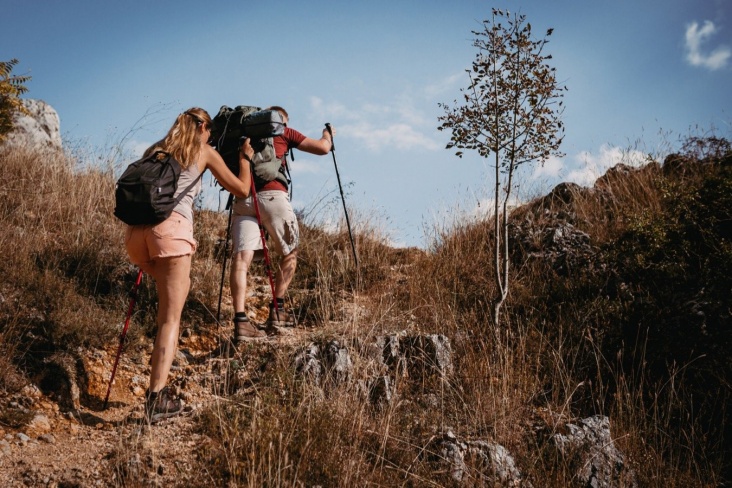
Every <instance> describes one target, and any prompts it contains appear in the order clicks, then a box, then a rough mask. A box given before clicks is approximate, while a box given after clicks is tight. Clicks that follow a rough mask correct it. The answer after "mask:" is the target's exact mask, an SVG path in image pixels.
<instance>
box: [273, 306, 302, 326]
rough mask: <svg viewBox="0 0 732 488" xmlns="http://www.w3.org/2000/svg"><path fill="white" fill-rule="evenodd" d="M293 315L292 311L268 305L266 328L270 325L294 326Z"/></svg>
mask: <svg viewBox="0 0 732 488" xmlns="http://www.w3.org/2000/svg"><path fill="white" fill-rule="evenodd" d="M296 322H297V321H296V320H295V315H294V314H293V313H292V312H289V311H287V310H285V309H284V308H282V307H280V308H279V309H276V310H275V308H274V307H273V306H272V305H270V306H269V318H268V319H267V324H266V325H267V328H271V327H295V323H296Z"/></svg>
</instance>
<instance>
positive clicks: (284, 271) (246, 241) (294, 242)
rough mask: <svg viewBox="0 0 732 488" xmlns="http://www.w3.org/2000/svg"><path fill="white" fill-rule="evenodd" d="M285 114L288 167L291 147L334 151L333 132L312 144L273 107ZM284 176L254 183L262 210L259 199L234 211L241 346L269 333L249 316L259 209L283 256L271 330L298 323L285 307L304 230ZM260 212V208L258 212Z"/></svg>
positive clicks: (283, 148)
mask: <svg viewBox="0 0 732 488" xmlns="http://www.w3.org/2000/svg"><path fill="white" fill-rule="evenodd" d="M267 110H276V111H277V112H279V113H280V114H281V115H282V119H283V122H284V124H285V129H284V132H283V134H282V135H279V136H275V137H274V139H273V144H274V149H275V155H276V157H277V158H278V159H280V160H281V161H282V165H283V166H284V165H285V164H286V163H285V157H286V155H287V152H288V151H289V150H290V148H294V149H299V150H301V151H305V152H307V153H310V154H316V155H321V156H322V155H325V154H328V152H329V151H330V150H331V147H332V145H333V141H332V139H331V133H335V129H334V128H333V127H331V128H330V130H331V131H332V132H328V129H327V128H326V129H323V135H322V136H321V137H320V139H311V138H309V137H306V136H304V135H303V134H301V133H300V132H298V131H296V130H294V129H292V128H290V127H287V121H288V118H289V117H288V114H287V112H286V111H285V109H284V108H282V107H276V106H275V107H269V108H268V109H267ZM282 174H283V175H282V176H280V175H278V177H277V178H275V179H273V180H270V181H266V180H263V179H262V178H258V177H255V178H254V184H255V190H256V198H257V203H258V205H257V206H255V202H254V201H253V196H250V197H248V198H236V199H235V200H234V205H233V207H232V213H233V216H232V224H231V228H232V241H233V250H232V252H233V259H232V265H231V276H230V286H231V295H232V301H233V305H234V342H235V343H240V342H243V341H247V340H250V339H255V338H258V337H263V336H264V335H265V333H264V332H263V331H261V330H259V329H258V328H257V327H255V326H253V325H252V324H251V323H250V322H249V319H248V317H247V314H246V288H247V273H248V272H249V267H250V265H251V264H252V260H253V258H254V252H255V251H257V250H260V249H262V235H261V233H260V230H259V222H258V220H257V210H258V211H259V212H258V214H259V218H260V219H261V224H262V225H263V226H264V228H265V229H266V231H267V233H268V234H269V237H270V243H271V244H270V247H273V248H274V250H275V251H277V252H278V253H280V254H281V256H282V258H281V260H280V266H279V269H278V270H277V273H276V276H275V286H274V295H275V297H273V298H276V300H277V304H276V305H275V303H274V300H273V301H272V303H270V306H269V318H268V320H267V323H266V324H265V326H266V330H268V331H270V332H274V331H276V330H277V329H276V328H277V327H292V326H293V325H295V318H294V315H293V314H292V311H286V310H285V308H284V302H285V294H286V293H287V288H288V287H289V285H290V282H291V281H292V278H293V276H294V274H295V268H296V266H297V249H298V245H299V240H300V236H299V234H300V231H299V227H298V224H297V217H296V216H295V212H294V211H293V209H292V205H291V204H290V201H289V198H288V196H289V195H288V187H287V185H288V181H287V178H285V177H284V170H283V171H282ZM257 207H258V208H257Z"/></svg>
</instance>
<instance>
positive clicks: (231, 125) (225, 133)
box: [211, 105, 290, 187]
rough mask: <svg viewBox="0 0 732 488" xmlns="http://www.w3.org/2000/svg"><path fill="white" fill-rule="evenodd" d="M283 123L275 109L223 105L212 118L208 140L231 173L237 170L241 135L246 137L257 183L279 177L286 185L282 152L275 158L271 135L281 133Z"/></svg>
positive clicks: (283, 126)
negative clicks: (251, 150) (250, 148)
mask: <svg viewBox="0 0 732 488" xmlns="http://www.w3.org/2000/svg"><path fill="white" fill-rule="evenodd" d="M284 131H285V123H284V121H283V120H282V115H281V114H280V113H279V112H278V111H277V110H262V109H261V108H259V107H252V106H248V105H238V106H237V107H235V108H230V107H228V106H226V105H223V106H222V107H221V109H219V113H218V114H217V115H216V116H215V117H214V118H213V131H212V134H211V144H212V145H213V146H214V147H215V148H216V150H217V151H218V152H219V154H221V157H222V158H223V159H224V162H225V163H226V166H227V167H228V168H229V169H230V170H231V172H232V173H234V174H236V175H238V174H239V148H240V147H241V141H242V138H244V137H248V138H249V139H250V142H251V145H252V148H253V149H254V158H252V167H253V171H254V182H255V185H256V186H257V187H261V186H263V185H264V184H266V183H268V182H270V181H272V180H275V179H276V180H279V181H280V182H281V183H282V184H284V185H285V187H288V186H289V184H290V180H289V178H288V177H287V174H286V168H287V161H286V159H285V158H286V156H283V157H282V158H277V156H276V154H275V149H274V142H273V139H272V138H273V137H274V136H279V135H282V134H283V133H284Z"/></svg>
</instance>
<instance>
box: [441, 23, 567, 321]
mask: <svg viewBox="0 0 732 488" xmlns="http://www.w3.org/2000/svg"><path fill="white" fill-rule="evenodd" d="M481 25H482V30H476V31H473V32H472V33H473V34H474V35H475V40H474V41H473V46H474V47H476V48H477V49H478V52H477V54H476V56H475V60H474V61H473V65H472V68H471V69H468V70H466V71H467V73H468V76H469V79H470V83H469V85H468V87H467V88H463V89H461V90H460V91H461V93H462V95H463V103H462V104H458V102H457V100H456V101H455V102H454V106H452V107H450V106H448V105H447V104H443V103H441V104H439V106H440V107H441V108H443V109H444V110H445V115H443V116H441V117H439V118H438V120H439V121H440V122H441V125H440V126H439V127H438V129H439V130H450V131H452V137H451V138H450V142H449V143H448V144H447V149H452V148H457V149H460V150H459V151H457V152H456V155H457V156H458V157H462V155H463V151H462V150H463V149H469V150H475V151H478V154H479V155H480V156H482V157H484V158H486V159H489V160H490V159H492V164H491V166H492V167H493V168H494V170H495V192H494V193H495V195H494V212H493V224H494V241H495V242H494V243H493V244H494V252H495V260H494V270H493V271H494V274H495V282H496V290H497V291H496V294H495V296H494V297H492V299H491V301H492V307H493V309H492V319H493V324H494V325H495V326H498V323H499V317H500V311H501V306H502V305H503V303H504V301H505V299H506V297H507V296H508V288H509V276H510V275H509V259H508V202H509V198H510V196H511V191H512V189H513V188H514V185H515V182H514V180H513V178H514V175H515V172H516V168H518V166H520V165H522V164H524V163H529V162H532V161H538V162H540V163H541V164H543V163H544V161H546V160H547V159H548V158H549V156H552V155H556V156H561V155H562V154H561V153H560V152H559V146H560V144H561V142H562V139H563V136H564V127H563V124H562V122H561V120H560V116H561V113H562V112H563V107H562V100H561V99H562V98H563V96H564V91H566V90H567V88H566V87H562V86H559V84H558V82H557V79H556V74H555V68H552V67H550V66H549V65H548V64H547V61H548V60H550V59H551V56H550V55H545V54H544V52H543V51H544V47H545V46H546V44H547V43H548V37H549V36H551V34H552V31H553V29H549V30H548V31H547V32H546V35H545V36H544V39H542V40H534V39H533V38H532V36H531V24H529V23H527V22H526V16H525V15H517V14H513V15H512V14H511V13H510V12H508V11H503V10H498V9H493V10H492V18H491V19H490V20H485V21H483V23H482V24H481Z"/></svg>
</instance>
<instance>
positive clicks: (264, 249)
mask: <svg viewBox="0 0 732 488" xmlns="http://www.w3.org/2000/svg"><path fill="white" fill-rule="evenodd" d="M251 174H252V201H253V202H254V213H255V214H256V215H257V224H259V235H260V236H261V237H262V252H263V253H264V269H265V271H267V278H269V287H270V288H271V289H272V303H274V309H275V314H276V315H277V319H278V320H279V317H280V310H279V308H280V306H279V304H278V303H277V296H276V295H275V285H274V279H273V278H272V265H271V263H270V260H269V251H268V249H267V238H266V237H265V236H264V225H262V216H261V215H260V213H259V202H258V201H257V189H256V188H255V185H254V165H252V172H251Z"/></svg>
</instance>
